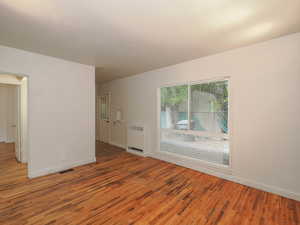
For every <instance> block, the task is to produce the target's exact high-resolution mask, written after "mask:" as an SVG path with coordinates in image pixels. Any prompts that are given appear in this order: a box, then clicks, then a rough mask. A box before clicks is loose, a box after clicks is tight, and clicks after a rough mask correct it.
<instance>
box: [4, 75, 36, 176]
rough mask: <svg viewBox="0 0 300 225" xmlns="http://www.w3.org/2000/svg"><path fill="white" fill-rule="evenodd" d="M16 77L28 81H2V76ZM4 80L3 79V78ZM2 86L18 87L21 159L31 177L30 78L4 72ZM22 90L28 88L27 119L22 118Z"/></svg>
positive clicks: (26, 92) (18, 124)
mask: <svg viewBox="0 0 300 225" xmlns="http://www.w3.org/2000/svg"><path fill="white" fill-rule="evenodd" d="M8 75H9V76H16V77H22V78H26V81H23V83H22V82H21V81H13V80H9V79H8V80H5V78H4V79H1V76H8ZM2 78H3V77H2ZM0 84H8V85H14V86H16V89H17V101H18V112H17V113H18V116H17V117H18V118H17V120H18V121H17V126H18V127H17V129H18V131H17V132H18V136H19V138H18V139H19V144H20V153H19V154H20V155H21V157H20V159H21V162H22V163H25V162H26V163H27V177H29V171H30V168H31V157H30V155H31V152H30V148H29V107H28V106H29V76H27V75H24V74H15V73H9V72H3V71H0ZM22 88H26V89H25V92H24V93H25V95H26V97H25V100H26V101H25V103H26V106H25V108H26V109H25V111H24V113H25V117H24V118H22V115H21V113H22V112H21V108H22V107H21V104H22V101H21V95H22ZM24 152H25V154H26V157H24V155H23V154H22V153H24Z"/></svg>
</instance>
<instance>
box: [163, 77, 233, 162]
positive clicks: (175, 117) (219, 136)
mask: <svg viewBox="0 0 300 225" xmlns="http://www.w3.org/2000/svg"><path fill="white" fill-rule="evenodd" d="M160 102H161V106H160V128H161V130H160V131H161V132H160V150H161V151H164V152H170V153H175V154H180V155H184V156H187V157H191V158H196V159H201V160H204V161H208V162H212V163H217V164H222V165H229V138H228V81H227V80H219V81H212V82H205V83H197V84H191V85H178V86H170V87H163V88H161V89H160Z"/></svg>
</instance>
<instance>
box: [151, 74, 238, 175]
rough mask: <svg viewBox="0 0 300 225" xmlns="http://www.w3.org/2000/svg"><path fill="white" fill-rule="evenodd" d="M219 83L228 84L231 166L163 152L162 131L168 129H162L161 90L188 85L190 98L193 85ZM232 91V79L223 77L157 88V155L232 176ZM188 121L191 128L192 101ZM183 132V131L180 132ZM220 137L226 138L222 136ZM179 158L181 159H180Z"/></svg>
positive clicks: (170, 84) (176, 83)
mask: <svg viewBox="0 0 300 225" xmlns="http://www.w3.org/2000/svg"><path fill="white" fill-rule="evenodd" d="M218 81H227V82H228V83H227V84H228V133H227V134H226V136H227V137H226V138H228V140H229V164H228V165H224V164H218V163H214V162H209V161H205V160H202V159H196V158H192V157H188V156H184V155H180V154H176V153H171V152H165V151H161V149H160V141H161V130H162V129H167V128H161V127H160V121H161V118H160V112H161V88H165V87H174V86H180V85H187V86H188V98H190V94H191V93H190V91H191V85H197V84H203V83H211V82H218ZM231 106H232V89H231V77H230V76H222V77H215V78H207V79H205V78H204V79H201V80H192V81H185V82H175V83H168V84H164V85H161V86H159V87H158V88H157V153H158V154H159V155H160V156H162V158H165V157H164V156H167V158H168V156H170V157H171V158H177V159H178V160H179V161H180V160H181V159H183V160H182V161H188V160H192V161H193V162H196V163H198V165H200V166H201V167H203V168H204V169H207V168H208V169H212V170H217V171H221V172H224V173H228V174H231V173H232V164H233V163H232V158H233V144H232V143H233V142H232V140H233V135H232V134H233V132H232V127H233V125H232V107H231ZM188 121H189V128H190V101H189V100H188ZM179 132H181V131H179ZM185 132H188V133H191V134H193V133H195V134H199V133H201V131H194V130H190V129H188V130H186V131H185ZM208 133H209V132H206V131H204V132H203V135H204V136H205V135H209V134H208ZM212 136H214V137H217V136H218V135H217V134H213V135H212ZM220 136H222V137H223V136H224V134H223V135H220ZM178 157H179V158H178ZM186 167H190V166H189V165H186Z"/></svg>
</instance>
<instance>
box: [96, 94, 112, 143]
mask: <svg viewBox="0 0 300 225" xmlns="http://www.w3.org/2000/svg"><path fill="white" fill-rule="evenodd" d="M97 105H98V110H99V113H98V116H100V119H99V139H100V141H102V142H104V143H109V139H110V97H109V94H105V95H101V96H100V97H99V98H98V104H97Z"/></svg>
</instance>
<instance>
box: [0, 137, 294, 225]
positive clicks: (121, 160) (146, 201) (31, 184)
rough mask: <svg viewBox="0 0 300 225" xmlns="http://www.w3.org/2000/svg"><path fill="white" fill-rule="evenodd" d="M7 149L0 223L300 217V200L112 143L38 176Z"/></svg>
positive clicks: (236, 224) (0, 178)
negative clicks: (93, 159) (68, 167)
mask: <svg viewBox="0 0 300 225" xmlns="http://www.w3.org/2000/svg"><path fill="white" fill-rule="evenodd" d="M0 151H1V152H0V160H1V161H0V169H1V171H0V224H1V225H2V224H11V225H23V224H26V225H27V224H37V225H46V224H47V225H50V224H78V225H83V224H106V225H129V224H131V225H133V224H135V225H145V224H161V225H204V224H205V225H217V224H218V225H246V224H247V225H249V224H251V225H256V224H257V225H263V224H265V225H298V224H300V202H297V201H294V200H290V199H287V198H283V197H280V196H277V195H274V194H270V193H266V192H263V191H259V190H256V189H253V188H249V187H246V186H243V185H239V184H236V183H233V182H230V181H226V180H223V179H219V178H216V177H213V176H210V175H206V174H203V173H200V172H197V171H193V170H190V169H187V168H183V167H180V166H176V165H173V164H170V163H166V162H163V161H159V160H156V159H152V158H142V157H138V156H134V155H131V154H128V153H126V152H124V151H122V150H121V149H118V148H116V147H112V146H109V145H105V144H99V143H98V144H97V163H94V164H89V165H85V166H80V167H77V168H75V169H74V171H72V172H68V173H64V174H59V173H57V174H52V175H49V176H45V177H40V178H36V179H32V180H29V179H27V178H26V166H23V165H22V164H17V163H16V161H15V160H14V157H11V146H9V145H4V144H0ZM9 155H10V156H9Z"/></svg>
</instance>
